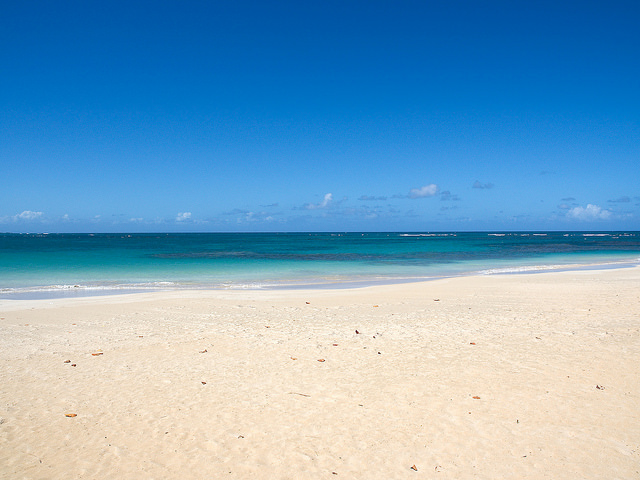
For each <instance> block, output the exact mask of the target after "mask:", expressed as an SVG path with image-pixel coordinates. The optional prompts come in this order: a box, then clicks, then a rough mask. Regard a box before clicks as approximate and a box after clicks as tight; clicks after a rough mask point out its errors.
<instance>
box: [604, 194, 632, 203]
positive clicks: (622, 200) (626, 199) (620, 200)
mask: <svg viewBox="0 0 640 480" xmlns="http://www.w3.org/2000/svg"><path fill="white" fill-rule="evenodd" d="M608 202H609V203H630V202H631V199H630V198H629V197H627V196H626V195H625V196H622V197H620V198H616V199H615V200H608Z"/></svg>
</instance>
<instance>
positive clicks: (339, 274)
mask: <svg viewBox="0 0 640 480" xmlns="http://www.w3.org/2000/svg"><path fill="white" fill-rule="evenodd" d="M639 264H640V232H497V233H489V232H474V233H454V232H449V233H444V232H441V233H411V232H407V233H402V232H395V233H391V232H384V233H382V232H381V233H157V234H139V233H130V234H106V233H104V234H0V297H1V298H5V299H22V298H50V297H56V296H80V295H100V294H110V293H125V292H134V291H150V290H170V289H171V290H172V289H188V288H205V289H247V288H253V289H258V288H262V289H264V288H283V287H287V288H296V287H302V286H316V287H320V288H341V287H346V286H361V285H372V284H377V283H396V282H404V281H418V280H429V279H436V278H443V277H451V276H463V275H478V274H480V275H496V274H507V273H512V274H513V273H535V272H542V271H549V270H561V269H579V268H609V267H623V266H634V265H639Z"/></svg>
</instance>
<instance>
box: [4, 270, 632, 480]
mask: <svg viewBox="0 0 640 480" xmlns="http://www.w3.org/2000/svg"><path fill="white" fill-rule="evenodd" d="M0 381H1V384H2V387H1V388H0V478H7V479H9V478H11V479H21V478H25V479H71V478H74V479H75V478H87V479H90V478H91V479H93V478H126V479H129V478H131V479H134V478H135V479H148V478H156V479H172V478H176V479H178V478H179V479H205V478H211V479H213V478H216V479H217V478H230V479H234V478H236V479H247V478H265V479H307V478H308V479H322V478H326V479H329V478H347V479H391V478H393V479H396V478H397V479H404V478H407V479H417V478H442V479H464V478H481V479H482V478H486V479H489V478H492V479H493V478H521V479H522V478H531V479H539V478H554V479H558V478H567V479H576V478H589V479H595V478H602V479H605V478H606V479H615V478H618V479H630V478H640V268H627V269H619V270H601V271H572V272H555V273H543V274H531V275H495V276H480V277H464V278H451V279H443V280H436V281H430V282H424V283H413V284H402V285H388V286H376V287H367V288H359V289H336V290H329V289H325V290H271V291H266V290H265V291H223V290H221V291H180V292H176V291H173V292H166V293H162V292H155V293H143V294H131V295H119V296H109V297H91V298H67V299H56V300H29V301H26V300H25V301H22V300H0Z"/></svg>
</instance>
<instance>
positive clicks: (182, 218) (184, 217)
mask: <svg viewBox="0 0 640 480" xmlns="http://www.w3.org/2000/svg"><path fill="white" fill-rule="evenodd" d="M188 220H191V212H180V213H178V216H177V217H176V222H186V221H188Z"/></svg>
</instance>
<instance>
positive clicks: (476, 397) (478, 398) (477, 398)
mask: <svg viewBox="0 0 640 480" xmlns="http://www.w3.org/2000/svg"><path fill="white" fill-rule="evenodd" d="M472 398H475V399H476V400H480V397H478V396H477V395H476V396H475V397H472Z"/></svg>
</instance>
